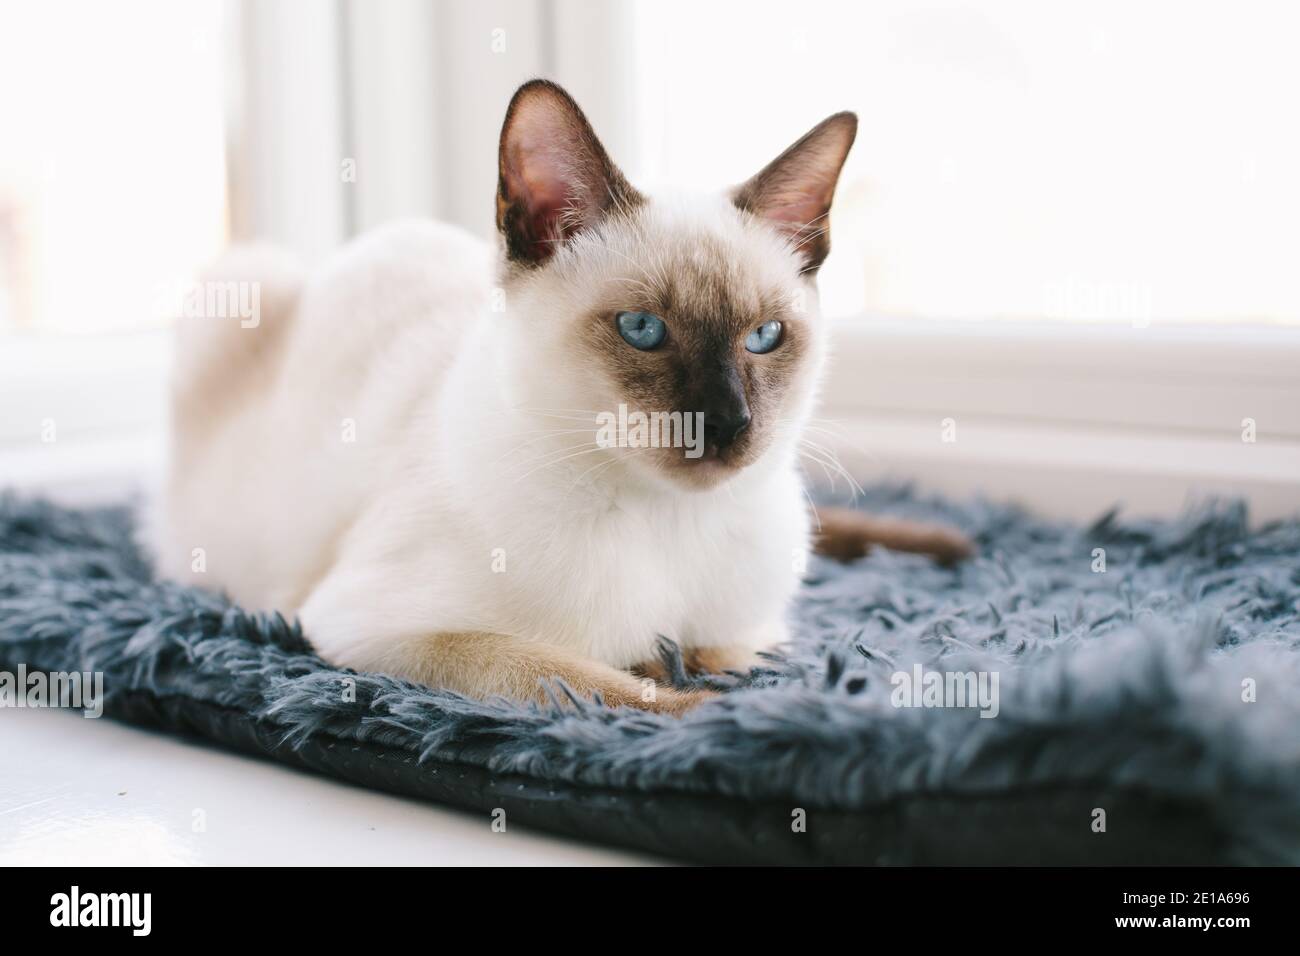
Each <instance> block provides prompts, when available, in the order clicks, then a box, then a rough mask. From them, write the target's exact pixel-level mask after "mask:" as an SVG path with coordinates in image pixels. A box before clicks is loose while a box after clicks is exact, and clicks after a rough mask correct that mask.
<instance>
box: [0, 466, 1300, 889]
mask: <svg viewBox="0 0 1300 956" xmlns="http://www.w3.org/2000/svg"><path fill="white" fill-rule="evenodd" d="M857 503H858V506H860V507H863V508H866V509H868V510H871V511H875V512H881V513H890V514H902V515H912V516H919V517H925V518H928V519H931V520H943V521H948V522H951V523H953V524H955V525H957V526H959V527H961V528H963V529H964V530H966V531H967V532H968V533H970V534H971V535H973V536H974V537H975V539H976V540H977V541H978V543H979V548H980V553H979V556H978V557H977V558H975V559H974V560H971V561H969V562H967V563H965V564H963V565H961V566H959V567H956V568H951V569H945V568H940V567H937V566H934V565H932V564H931V563H929V562H928V561H926V560H925V559H922V558H918V557H914V556H908V555H899V554H891V553H888V552H877V553H873V554H871V555H868V556H867V557H866V558H865V559H863V560H861V561H858V562H856V563H854V564H852V565H849V566H840V565H837V564H833V563H830V562H826V561H822V560H820V559H814V562H813V564H812V565H811V566H810V568H809V572H808V581H807V586H806V587H805V588H804V589H803V592H802V595H801V597H800V599H799V602H798V605H797V607H795V608H794V609H793V612H792V623H793V627H794V634H795V636H794V640H793V643H792V644H791V646H790V647H789V648H788V649H787V651H786V653H784V654H783V655H780V656H774V657H773V658H772V659H771V660H770V661H768V662H767V664H766V665H765V666H763V667H762V668H759V669H758V670H756V671H754V672H753V673H751V674H747V675H743V676H732V677H727V678H724V679H722V681H721V682H720V683H721V684H723V685H725V686H727V688H728V690H729V692H728V693H727V694H725V695H724V696H723V697H722V698H721V699H720V700H718V701H717V702H716V703H710V704H708V705H706V706H703V707H700V708H698V709H697V710H696V711H694V712H692V713H690V714H689V715H687V716H686V717H685V718H684V719H681V720H677V719H673V718H668V717H662V716H659V715H653V714H646V713H642V712H639V711H630V710H619V711H611V710H608V709H605V708H603V707H601V706H598V705H597V704H594V703H591V702H580V703H578V704H577V705H576V706H575V705H573V704H571V703H566V705H563V706H561V705H559V704H556V705H551V706H545V707H542V706H524V705H518V704H514V703H510V702H505V701H500V700H496V701H487V702H481V701H474V700H467V699H465V698H463V697H460V696H457V695H455V694H451V693H446V692H440V691H436V690H431V689H428V688H425V687H421V686H418V685H414V684H410V683H407V682H404V681H400V680H394V679H391V678H388V677H384V676H379V675H373V674H359V673H353V672H349V671H341V670H338V669H335V668H332V667H330V666H329V665H327V664H325V663H324V662H322V661H321V660H319V659H318V658H317V657H316V656H314V655H313V653H312V651H311V648H310V646H309V644H308V643H307V642H306V641H305V640H304V639H303V637H302V635H301V633H300V631H299V630H298V628H297V627H296V626H295V625H294V624H292V623H289V622H285V621H284V620H282V619H279V618H278V617H270V618H268V617H264V616H257V615H252V614H248V613H245V612H244V611H242V610H240V609H239V608H238V607H235V606H233V605H232V604H230V602H228V601H227V600H225V599H223V598H222V597H220V596H217V595H213V594H208V593H205V592H203V591H199V590H194V589H190V588H185V587H180V586H176V585H173V584H170V583H166V582H159V581H157V580H155V579H154V577H153V576H152V574H151V571H150V568H149V566H148V562H147V561H146V560H145V558H144V557H143V556H142V554H141V553H140V552H139V551H138V550H137V548H136V547H135V546H134V544H133V538H132V518H131V514H130V512H129V510H128V509H126V508H120V509H106V510H90V511H77V510H68V509H64V508H60V507H56V506H54V505H51V504H48V503H45V502H42V501H37V500H29V499H22V498H18V497H14V496H0V670H8V671H11V672H12V671H14V670H15V669H16V668H17V665H19V664H22V665H25V666H26V667H27V668H28V669H31V670H38V669H39V670H46V671H74V670H75V671H102V672H104V675H105V677H104V681H105V692H106V713H107V714H108V715H110V716H113V717H117V718H119V719H124V720H129V721H133V722H136V723H142V724H148V725H152V726H157V727H163V728H166V729H168V730H171V731H173V732H178V733H185V734H190V735H198V736H200V737H203V738H206V739H208V740H210V741H213V742H216V743H218V744H221V745H224V746H227V747H234V748H237V749H240V750H243V751H247V752H251V753H256V754H261V755H265V756H269V757H272V758H274V759H277V760H280V761H283V762H285V763H288V764H291V765H294V766H298V767H303V768H308V769H311V770H314V771H318V772H322V773H326V774H330V775H333V776H335V777H339V778H343V779H346V780H350V781H352V782H355V783H358V784H362V785H366V786H371V787H375V788H379V789H384V790H389V791H393V792H398V793H403V794H407V795H412V796H417V797H422V798H426V799H430V800H435V801H438V802H441V803H445V804H450V805H454V806H458V807H462V808H464V809H466V810H469V811H472V812H475V813H479V814H482V815H483V819H484V826H488V825H489V820H490V817H491V815H492V813H493V811H494V810H497V809H501V810H504V811H505V812H506V819H507V820H508V821H509V823H510V825H512V826H513V825H515V824H521V825H524V826H536V827H541V828H544V829H548V830H551V831H554V832H559V833H563V834H568V835H571V836H578V837H583V838H587V839H592V840H599V841H604V842H610V843H616V844H620V845H623V846H629V847H636V848H639V849H642V850H648V851H651V852H654V853H657V854H661V855H663V856H666V857H670V858H677V859H688V860H696V861H704V862H721V863H754V862H780V863H940V864H1004V863H1012V864H1015V863H1048V864H1079V863H1097V864H1107V863H1223V862H1229V863H1289V864H1295V863H1300V521H1288V522H1282V523H1275V524H1272V525H1269V526H1267V527H1263V528H1259V529H1256V530H1253V531H1252V530H1249V529H1248V526H1247V520H1246V513H1245V509H1244V508H1243V507H1242V506H1241V505H1240V504H1233V503H1228V504H1224V503H1219V504H1210V505H1205V506H1202V507H1200V508H1198V509H1195V510H1194V511H1191V512H1189V513H1188V514H1187V515H1186V516H1185V517H1184V518H1183V519H1182V520H1178V521H1171V522H1163V523H1157V522H1132V521H1121V520H1118V519H1117V518H1116V517H1115V516H1114V515H1107V516H1105V517H1103V518H1101V519H1100V520H1098V521H1096V522H1095V523H1094V524H1092V525H1091V526H1090V527H1087V528H1081V527H1076V526H1071V525H1064V524H1053V523H1047V522H1044V521H1041V520H1036V519H1034V518H1031V517H1029V516H1026V515H1025V514H1023V513H1021V512H1019V511H1017V510H1015V509H1013V508H1009V507H1005V506H1000V505H993V504H989V503H984V502H976V503H970V504H964V505H954V504H951V503H947V502H943V501H938V500H933V499H922V498H919V497H918V496H916V495H914V494H912V493H911V492H909V491H908V490H907V489H901V488H897V487H880V488H873V489H868V491H867V493H866V494H865V495H864V496H863V497H861V498H860V499H859V500H858V502H857ZM375 600H376V602H379V601H382V600H383V595H382V594H376V595H375ZM667 653H668V654H669V656H670V658H671V656H672V649H671V648H668V649H667ZM918 665H919V668H920V671H919V674H920V676H921V678H922V685H921V686H918V687H915V688H911V689H914V690H916V691H918V693H917V694H916V695H915V699H914V700H913V703H918V702H919V703H921V704H923V705H924V704H925V703H926V700H925V694H924V693H923V687H924V684H925V682H926V681H927V680H929V681H933V680H934V679H933V678H929V677H928V676H927V675H929V674H930V673H932V672H936V673H938V674H939V675H940V677H941V678H943V677H944V676H945V675H949V674H951V675H964V674H971V675H974V677H975V679H977V680H978V679H979V675H981V674H982V675H984V678H985V685H984V686H985V688H986V690H987V689H988V688H990V687H991V686H992V685H991V683H990V681H991V675H996V679H997V699H996V716H989V717H982V716H980V713H981V708H979V707H977V706H955V705H954V704H956V703H959V701H958V700H957V699H956V698H954V697H953V696H952V695H951V694H949V695H948V696H947V697H944V698H934V697H932V698H931V701H930V702H931V703H933V702H935V700H939V702H942V703H945V704H948V705H949V706H942V707H936V706H900V705H901V704H903V703H906V701H905V699H904V698H903V696H902V695H903V691H904V689H905V688H908V687H910V684H909V683H908V682H907V681H912V680H914V679H915V677H916V676H917V674H918V670H917V667H918ZM899 675H907V681H905V680H904V678H903V677H900V676H899ZM683 679H684V678H683ZM959 682H960V681H958V683H959ZM953 686H954V687H956V683H954V684H953ZM967 686H968V687H969V686H974V685H970V684H968V685H967ZM557 693H560V694H563V690H562V689H559V690H558V691H557ZM966 703H967V704H970V703H972V701H970V700H968V701H966ZM991 709H992V708H989V707H984V708H983V711H984V712H985V713H988V712H989V711H990V710H991ZM0 719H3V711H0ZM86 732H87V733H89V732H93V723H91V722H87V729H86ZM7 769H8V772H10V773H21V772H22V768H20V767H9V768H7ZM432 859H436V856H435V848H431V860H432Z"/></svg>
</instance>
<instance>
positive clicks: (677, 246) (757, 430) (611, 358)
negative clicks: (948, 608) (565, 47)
mask: <svg viewBox="0 0 1300 956" xmlns="http://www.w3.org/2000/svg"><path fill="white" fill-rule="evenodd" d="M856 129H857V119H856V117H855V116H854V115H853V114H852V113H837V114H836V115H834V116H831V117H829V118H828V119H826V120H824V121H823V122H821V123H820V124H818V125H817V126H815V127H814V128H813V129H812V130H811V131H810V132H809V133H807V135H805V136H804V137H802V138H801V139H799V140H798V141H797V142H796V143H795V144H794V145H792V146H791V147H790V148H789V149H787V150H786V151H785V152H784V153H782V154H781V155H780V156H778V157H777V158H776V159H775V160H773V161H772V162H771V163H769V164H768V165H767V166H766V167H765V168H764V169H763V170H762V171H761V172H759V173H758V174H757V175H756V176H754V177H753V178H752V179H750V180H749V181H748V182H746V183H744V184H743V185H741V186H739V187H736V188H733V189H731V190H729V191H726V192H720V193H718V194H716V195H710V196H704V197H694V198H691V197H685V196H658V195H656V196H648V195H645V194H643V193H641V192H640V191H638V190H637V189H636V188H635V187H633V186H632V185H631V184H630V183H629V182H628V181H627V180H626V179H625V178H624V177H623V175H622V173H621V172H620V171H619V170H618V168H617V167H616V166H615V165H614V163H613V162H612V161H611V160H610V157H609V156H608V155H607V154H606V152H605V149H604V148H603V147H602V146H601V143H600V141H599V140H598V139H597V138H596V135H595V133H594V132H593V131H592V128H591V126H590V125H589V124H588V122H587V119H586V118H585V117H584V116H583V113H582V111H581V110H580V109H579V108H578V106H577V104H576V103H575V102H574V101H573V99H572V98H570V96H569V95H568V94H567V93H566V92H565V91H564V90H562V89H561V88H560V87H558V86H556V85H555V84H553V83H550V82H547V81H544V80H535V81H533V82H530V83H526V84H525V85H524V86H523V87H521V88H520V89H519V90H518V92H517V93H516V94H515V95H514V98H513V99H512V100H511V102H510V105H509V108H508V110H507V111H506V117H505V123H504V126H503V128H502V131H501V141H500V151H499V157H498V163H499V174H500V180H499V187H498V191H497V196H496V222H497V227H498V230H499V234H500V242H499V243H498V248H497V250H495V252H494V251H493V250H492V249H490V248H489V247H488V246H487V245H486V244H485V243H483V242H482V241H480V240H479V239H477V238H475V237H473V236H471V235H470V234H468V233H466V232H464V231H462V230H460V229H458V228H454V227H452V226H448V225H441V224H437V223H433V222H420V223H411V224H400V225H391V226H386V227H383V228H380V229H378V230H376V231H374V232H372V233H370V234H369V235H366V236H363V237H361V238H359V239H357V240H355V241H353V242H352V243H350V244H349V245H347V246H346V247H344V248H343V249H342V250H341V251H339V252H338V253H336V254H335V255H334V256H333V258H331V259H330V260H329V261H328V262H327V263H326V264H325V265H324V266H323V267H322V268H320V270H319V271H317V272H315V273H314V274H312V275H309V276H305V275H303V274H302V273H301V271H300V270H299V269H298V267H297V266H296V265H295V264H294V263H293V262H292V261H291V260H290V259H289V257H288V256H286V255H285V254H283V253H280V252H277V251H275V250H273V249H269V248H262V247H248V248H242V249H236V250H234V251H232V252H231V253H229V254H227V256H226V258H225V259H224V261H223V262H221V263H220V264H219V265H218V266H217V267H216V268H215V269H214V271H213V272H212V273H210V274H209V275H208V276H207V279H206V281H208V282H214V283H215V282H226V283H229V282H246V283H256V288H257V289H258V290H259V299H258V302H259V307H260V315H259V317H258V320H257V321H256V323H250V322H229V321H220V320H213V319H188V320H185V321H184V322H183V323H182V325H181V328H180V333H179V343H178V347H179V353H178V356H177V361H176V367H175V383H174V387H173V407H172V433H173V434H172V463H171V469H170V474H169V476H168V481H167V488H166V493H165V500H164V502H163V507H162V509H161V514H160V517H161V523H160V527H159V529H158V532H159V536H158V540H157V542H156V555H157V560H158V565H159V568H160V570H161V571H162V572H163V573H164V574H165V575H167V576H169V577H172V578H175V579H179V580H182V581H185V582H187V583H191V584H198V585H204V586H208V587H212V588H216V589H220V590H224V591H225V592H227V593H228V594H229V595H230V596H231V597H232V598H233V599H234V600H236V601H237V602H239V603H240V604H242V605H244V606H245V607H250V608H259V609H266V610H277V611H280V612H282V613H284V614H285V616H286V617H292V616H297V617H298V619H299V620H300V621H301V623H302V626H303V630H304V633H305V634H306V636H307V637H308V639H309V640H310V642H311V643H312V645H313V646H314V647H315V648H316V649H317V651H318V652H319V653H320V655H321V656H322V657H323V658H325V659H326V660H327V661H330V662H331V663H333V664H335V665H339V666H344V667H350V668H355V669H358V670H365V671H376V672H381V673H385V674H391V675H395V676H399V677H403V678H408V679H411V680H414V681H418V682H422V683H424V684H427V685H430V686H433V687H438V688H448V689H451V690H454V691H458V692H460V693H462V694H466V695H470V696H475V697H486V696H493V695H501V696H505V697H508V698H513V699H516V700H521V701H539V700H545V699H546V697H545V695H546V694H547V688H548V685H550V684H551V683H552V682H553V681H554V680H556V679H559V680H561V681H563V682H564V683H565V684H567V685H568V687H569V688H571V689H572V691H573V692H574V693H576V694H577V695H580V696H587V697H590V696H593V695H597V694H598V695H599V698H600V699H601V700H602V701H603V702H604V704H606V705H608V706H611V707H616V706H624V705H626V706H631V707H638V708H643V709H646V710H652V711H661V712H665V713H670V714H679V713H681V712H683V711H685V710H687V709H688V708H691V707H693V706H695V705H696V704H698V703H700V702H701V701H704V700H706V699H708V697H710V696H711V692H709V691H705V690H689V689H680V688H675V687H672V686H668V685H667V684H666V683H665V684H657V683H655V679H656V678H658V679H660V680H663V679H664V678H665V677H666V674H665V673H664V668H663V665H662V663H660V657H659V655H658V653H657V647H658V646H659V645H658V642H659V638H660V636H663V637H666V638H669V639H671V640H673V641H675V642H676V643H677V644H678V645H679V646H680V647H681V649H682V652H683V659H684V661H685V662H686V664H687V666H688V668H690V669H691V670H693V671H697V672H713V673H716V672H719V671H721V670H723V669H731V670H735V669H743V668H747V667H748V666H749V665H750V664H751V663H752V662H753V660H754V656H755V653H756V652H758V651H760V650H763V649H767V648H772V647H775V646H776V645H779V644H780V643H781V642H782V640H783V638H784V637H785V635H786V621H785V617H786V614H787V610H788V608H789V606H790V602H791V597H792V595H793V594H794V592H795V589H796V587H797V586H798V584H799V580H800V576H801V570H802V568H803V567H804V562H803V559H804V557H805V555H806V554H807V552H808V550H809V549H810V548H811V547H812V546H813V545H814V543H816V544H819V545H820V546H821V548H822V549H823V550H824V551H826V552H828V553H831V554H833V555H834V556H835V557H837V558H840V559H845V560H847V559H851V558H853V557H856V556H858V555H861V554H863V553H864V552H865V551H866V550H867V549H868V548H869V547H870V546H871V545H872V544H881V545H884V546H887V547H893V548H900V549H904V550H912V551H919V552H925V553H930V554H933V555H935V556H936V557H938V558H940V559H943V560H952V559H956V558H959V557H961V556H963V555H964V554H966V553H967V552H968V551H969V548H970V545H969V543H968V542H967V541H966V539H965V538H963V537H962V536H961V535H960V534H958V533H956V532H955V531H951V530H948V529H945V528H941V527H934V526H925V525H916V524H911V523H907V522H900V521H888V520H882V519H876V518H871V517H869V516H866V515H863V514H860V513H858V512H854V511H848V510H843V511H840V510H833V509H823V510H822V511H821V513H820V516H819V522H820V523H819V525H817V526H816V527H814V525H815V522H816V521H817V520H818V519H817V518H815V516H814V514H813V512H812V511H811V510H810V508H809V502H808V498H807V496H806V493H805V489H804V486H803V482H802V480H801V477H800V470H799V438H800V433H801V430H802V428H803V426H804V424H805V423H806V421H807V419H808V417H809V415H810V412H811V410H812V407H813V402H814V398H815V395H816V392H817V386H818V380H819V378H820V376H821V373H822V367H823V364H824V362H825V357H826V351H827V332H826V328H825V326H824V325H823V323H822V321H821V319H820V318H819V315H818V308H817V293H816V287H815V279H816V275H817V270H818V267H819V266H820V265H821V264H822V262H823V260H825V258H826V256H827V253H828V252H829V251H830V240H829V230H828V220H827V216H828V213H829V210H830V206H831V199H832V197H833V195H834V193H835V185H836V180H837V179H838V176H839V173H840V169H841V167H842V165H843V163H844V160H845V157H846V156H847V155H848V152H849V148H850V146H851V145H852V144H853V139H854V135H855V133H856ZM620 410H621V411H622V413H623V414H622V417H621V418H620V419H619V421H620V422H626V421H627V420H629V418H630V417H631V416H632V415H634V414H635V413H637V412H639V413H641V414H642V415H643V416H648V415H654V414H657V413H680V414H679V415H677V416H676V417H675V418H674V419H672V421H673V422H674V424H675V423H676V422H677V421H678V420H682V419H684V420H685V422H686V424H687V425H690V424H692V423H694V424H696V425H698V428H694V429H692V428H689V427H683V428H681V429H680V434H681V435H682V436H684V440H683V441H680V442H676V443H674V442H658V443H654V444H650V443H647V442H645V441H643V440H637V441H632V440H624V439H628V438H630V437H631V436H629V435H628V434H627V433H628V432H629V431H632V430H633V429H630V428H628V427H626V426H625V424H620V425H618V426H616V427H615V428H614V429H613V430H612V431H611V429H610V425H609V423H610V421H611V416H612V415H615V414H617V413H620ZM670 431H673V433H674V434H677V433H678V432H677V430H676V429H670ZM615 433H617V435H615Z"/></svg>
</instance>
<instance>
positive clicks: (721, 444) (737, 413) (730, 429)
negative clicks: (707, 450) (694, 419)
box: [704, 408, 750, 451]
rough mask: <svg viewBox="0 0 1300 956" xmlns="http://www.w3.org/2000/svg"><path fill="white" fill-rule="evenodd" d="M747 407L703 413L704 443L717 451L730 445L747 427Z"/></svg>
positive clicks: (748, 417)
mask: <svg viewBox="0 0 1300 956" xmlns="http://www.w3.org/2000/svg"><path fill="white" fill-rule="evenodd" d="M749 419H750V415H749V409H748V408H741V409H736V410H729V411H726V412H712V413H710V412H705V413H704V443H705V445H706V446H707V445H711V446H713V447H714V448H716V449H717V450H718V451H722V449H724V448H728V447H730V445H731V444H732V443H733V442H734V441H735V440H736V439H737V438H738V437H739V436H740V433H741V432H743V431H744V430H745V429H746V428H748V427H749Z"/></svg>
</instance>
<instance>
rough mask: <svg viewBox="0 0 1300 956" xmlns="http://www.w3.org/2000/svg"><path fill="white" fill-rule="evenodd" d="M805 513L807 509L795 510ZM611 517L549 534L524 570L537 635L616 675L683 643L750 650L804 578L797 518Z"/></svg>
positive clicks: (772, 512) (778, 511) (667, 513)
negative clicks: (662, 646)
mask: <svg viewBox="0 0 1300 956" xmlns="http://www.w3.org/2000/svg"><path fill="white" fill-rule="evenodd" d="M796 507H797V505H796ZM766 511H767V512H768V513H766V514H763V513H747V512H746V511H745V510H743V509H741V508H736V509H729V510H725V511H722V512H714V513H708V512H707V511H694V510H691V509H681V510H676V511H674V510H668V509H660V510H654V509H647V510H645V511H636V510H634V509H623V508H612V509H610V510H609V511H607V512H604V513H601V514H597V515H588V516H585V517H584V519H582V520H573V519H569V520H566V521H556V522H553V523H551V524H550V525H549V527H548V529H547V531H546V532H545V533H544V534H540V535H534V536H533V540H534V541H537V542H544V544H543V545H541V547H540V549H539V550H538V551H537V553H536V554H535V555H534V556H533V557H535V559H536V560H535V561H534V560H526V561H525V562H524V564H523V567H522V568H521V571H522V573H523V574H524V575H525V576H526V577H527V580H526V581H520V582H518V583H520V584H521V585H522V586H523V589H524V591H525V600H526V602H527V603H528V604H530V605H532V606H533V607H534V608H540V609H541V611H542V613H541V614H539V615H538V616H537V620H538V622H539V625H540V626H541V627H542V628H543V629H544V633H539V634H538V635H537V636H538V637H543V638H546V639H554V636H555V635H561V634H562V635H564V642H565V643H568V644H571V645H572V646H574V648H575V649H577V650H581V651H582V652H583V653H585V654H588V655H590V656H593V657H596V658H598V659H600V660H604V661H606V662H607V663H610V664H614V665H616V666H623V667H626V666H630V665H632V664H635V663H638V662H640V661H643V660H647V659H649V658H652V657H653V655H654V649H655V644H656V641H657V638H658V636H659V635H662V636H665V637H669V638H671V639H673V640H675V641H677V642H678V643H680V644H682V645H683V646H701V645H715V644H727V643H745V642H746V640H747V638H748V635H749V634H751V633H752V632H754V631H757V630H759V629H762V628H763V627H764V625H765V624H766V623H768V622H770V620H771V619H772V618H773V617H779V616H780V615H781V613H782V610H783V608H784V606H785V603H786V602H787V601H788V599H789V595H790V593H791V592H792V590H793V587H794V585H795V583H796V581H797V577H798V565H799V558H798V552H799V551H800V549H801V547H802V544H803V542H802V534H801V524H800V520H799V516H798V515H797V514H793V515H792V514H790V513H789V512H788V509H784V508H773V507H768V508H767V509H766Z"/></svg>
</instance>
